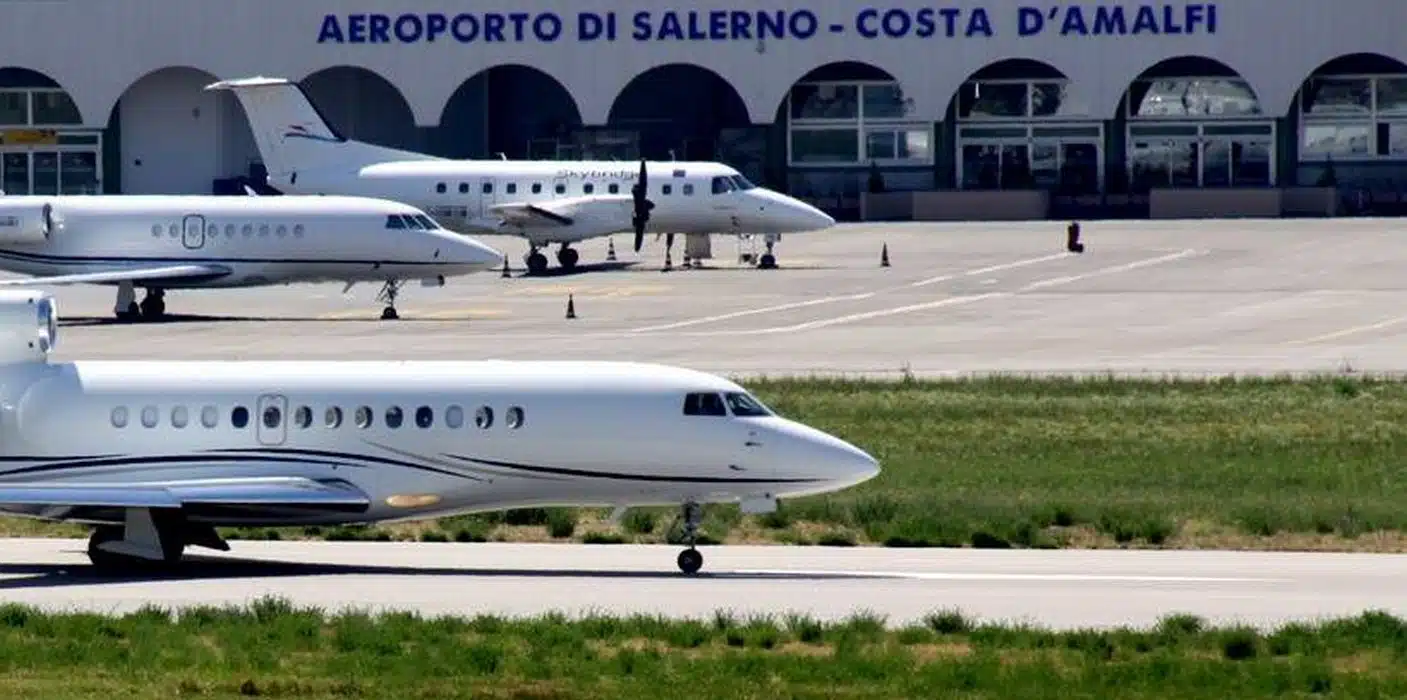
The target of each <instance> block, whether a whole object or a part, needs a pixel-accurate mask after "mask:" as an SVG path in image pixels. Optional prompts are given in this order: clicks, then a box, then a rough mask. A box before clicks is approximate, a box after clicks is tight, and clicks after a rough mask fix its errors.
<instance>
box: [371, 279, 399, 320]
mask: <svg viewBox="0 0 1407 700" xmlns="http://www.w3.org/2000/svg"><path fill="white" fill-rule="evenodd" d="M400 291H401V281H400V280H386V284H385V285H383V286H382V287H381V292H380V293H379V294H377V295H376V300H377V301H384V302H386V308H385V309H382V310H381V320H383V321H394V320H396V319H398V318H400V314H398V313H396V295H397V294H399V293H400Z"/></svg>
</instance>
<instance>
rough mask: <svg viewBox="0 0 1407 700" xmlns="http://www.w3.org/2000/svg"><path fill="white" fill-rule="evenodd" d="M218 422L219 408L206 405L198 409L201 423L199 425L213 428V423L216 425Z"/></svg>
mask: <svg viewBox="0 0 1407 700" xmlns="http://www.w3.org/2000/svg"><path fill="white" fill-rule="evenodd" d="M219 422H220V409H218V408H215V407H214V406H206V407H205V408H202V409H200V424H201V425H203V426H205V427H207V428H213V427H215V425H216V424H217V423H219Z"/></svg>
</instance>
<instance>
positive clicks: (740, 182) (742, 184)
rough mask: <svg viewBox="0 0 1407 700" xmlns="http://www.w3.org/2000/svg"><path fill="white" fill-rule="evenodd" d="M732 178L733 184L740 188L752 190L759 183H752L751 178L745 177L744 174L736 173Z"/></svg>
mask: <svg viewBox="0 0 1407 700" xmlns="http://www.w3.org/2000/svg"><path fill="white" fill-rule="evenodd" d="M730 179H732V181H733V185H734V186H735V187H737V188H738V189H740V190H751V189H755V188H756V187H757V185H754V184H752V182H751V181H750V180H748V179H747V178H745V177H743V176H742V175H734V176H733V177H732V178H730Z"/></svg>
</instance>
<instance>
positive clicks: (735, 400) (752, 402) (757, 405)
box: [726, 391, 772, 416]
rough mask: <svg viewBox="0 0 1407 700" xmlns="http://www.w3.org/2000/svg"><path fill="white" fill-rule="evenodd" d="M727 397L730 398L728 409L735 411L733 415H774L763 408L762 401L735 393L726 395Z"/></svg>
mask: <svg viewBox="0 0 1407 700" xmlns="http://www.w3.org/2000/svg"><path fill="white" fill-rule="evenodd" d="M726 396H727V398H728V408H729V409H730V410H732V411H733V415H735V416H770V415H772V412H771V411H769V410H767V407H766V406H763V405H762V402H761V401H758V400H757V399H754V398H753V397H751V396H749V395H747V394H744V393H742V392H738V391H734V392H730V393H728V394H726Z"/></svg>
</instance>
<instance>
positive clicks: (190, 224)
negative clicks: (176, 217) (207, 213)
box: [181, 215, 205, 250]
mask: <svg viewBox="0 0 1407 700" xmlns="http://www.w3.org/2000/svg"><path fill="white" fill-rule="evenodd" d="M181 243H182V244H183V245H185V246H186V247H187V248H190V249H191V250H195V249H197V248H200V247H201V246H204V245H205V217H203V216H195V215H192V216H187V217H185V218H183V219H181Z"/></svg>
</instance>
